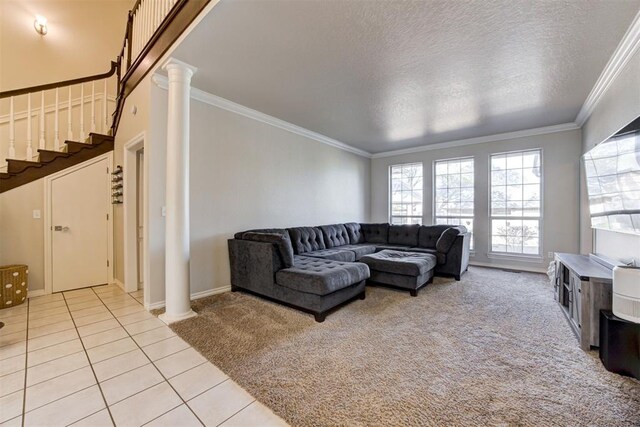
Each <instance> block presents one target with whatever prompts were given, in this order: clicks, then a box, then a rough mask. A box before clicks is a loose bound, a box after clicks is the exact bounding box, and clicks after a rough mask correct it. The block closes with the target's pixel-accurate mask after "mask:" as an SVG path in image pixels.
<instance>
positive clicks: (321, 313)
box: [228, 223, 470, 322]
mask: <svg viewBox="0 0 640 427" xmlns="http://www.w3.org/2000/svg"><path fill="white" fill-rule="evenodd" d="M469 243H470V234H469V233H468V232H467V230H466V229H465V228H464V227H456V226H450V225H432V226H424V225H423V226H420V225H389V224H386V223H382V224H359V223H346V224H332V225H323V226H319V227H294V228H288V229H284V228H280V229H279V228H271V229H260V230H248V231H243V232H239V233H236V234H235V236H234V238H233V239H229V241H228V244H229V260H230V264H231V288H232V290H233V291H236V290H244V291H248V292H251V293H254V294H257V295H260V296H263V297H267V298H269V299H272V300H275V301H278V302H280V303H283V304H286V305H289V306H292V307H295V308H298V309H301V310H304V311H307V312H310V313H312V314H314V315H315V318H316V320H317V321H318V322H322V321H323V320H324V319H325V317H326V314H327V313H328V312H329V311H331V310H333V309H334V308H336V307H338V306H340V305H342V304H345V303H347V302H349V301H351V300H353V299H356V298H361V299H364V297H365V284H366V282H367V280H368V279H370V278H373V279H375V276H376V275H378V276H379V277H384V278H388V277H389V276H388V274H391V277H390V279H389V280H387V281H386V282H385V280H382V281H381V283H387V284H390V285H396V286H399V287H406V286H403V284H405V283H415V285H413V284H412V285H411V289H410V290H412V295H415V292H416V291H417V289H418V288H419V287H421V286H424V285H425V284H426V283H427V280H430V279H431V277H432V276H433V275H434V274H435V275H446V276H453V277H455V279H456V280H460V276H461V275H462V274H463V273H464V272H465V271H466V270H467V267H468V264H469ZM381 251H386V252H385V254H390V255H386V256H383V257H382V258H385V259H384V260H380V259H379V258H380V256H373V259H374V260H375V262H374V263H371V262H370V261H366V260H367V259H369V258H372V257H371V256H372V255H373V254H378V253H380V252H381ZM399 252H407V255H408V256H399V255H398V253H399ZM393 253H396V255H395V256H394V255H393ZM385 254H382V255H385ZM410 254H415V255H410ZM418 254H425V255H426V254H428V255H429V256H425V257H422V258H425V259H433V261H429V262H427V264H425V263H424V262H423V263H422V264H423V265H421V266H420V268H419V269H416V268H413V267H409V268H407V267H405V268H404V269H403V268H395V269H394V268H393V267H394V266H393V265H391V267H392V268H391V273H385V274H380V272H376V271H371V270H370V269H369V266H368V265H367V264H365V263H364V262H359V261H360V259H362V258H363V257H365V258H364V260H365V262H369V263H370V264H371V265H372V266H375V265H385V266H389V265H390V264H389V263H393V262H394V260H393V258H394V257H395V258H403V259H405V260H406V259H411V258H421V257H420V256H418ZM378 255H380V254H378ZM376 263H377V264H376ZM425 265H427V266H426V267H425ZM372 268H373V267H372ZM414 270H415V271H416V272H415V273H413V271H414ZM423 270H424V271H423ZM405 271H406V273H405V275H406V274H411V275H412V276H411V277H393V276H394V275H400V276H403V272H405ZM372 274H373V275H374V277H372ZM423 281H424V283H422V282H423Z"/></svg>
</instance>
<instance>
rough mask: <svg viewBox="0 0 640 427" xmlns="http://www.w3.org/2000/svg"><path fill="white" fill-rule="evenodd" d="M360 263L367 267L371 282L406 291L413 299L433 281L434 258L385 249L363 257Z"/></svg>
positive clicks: (416, 253) (423, 254) (421, 254)
mask: <svg viewBox="0 0 640 427" xmlns="http://www.w3.org/2000/svg"><path fill="white" fill-rule="evenodd" d="M360 262H362V263H365V264H367V265H368V266H369V270H370V272H371V276H370V278H369V280H370V281H371V282H374V283H380V284H383V285H388V286H392V287H395V288H400V289H407V290H409V293H410V294H411V296H414V297H415V296H418V290H420V289H421V288H422V287H424V286H426V285H427V284H428V283H431V281H432V280H433V272H434V270H435V267H436V256H435V255H432V254H427V253H419V252H407V251H394V250H390V249H385V250H382V251H380V252H377V253H375V254H371V255H365V256H363V257H362V258H360Z"/></svg>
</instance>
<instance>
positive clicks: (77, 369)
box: [29, 351, 89, 387]
mask: <svg viewBox="0 0 640 427" xmlns="http://www.w3.org/2000/svg"><path fill="white" fill-rule="evenodd" d="M79 353H83V352H82V351H79V352H77V353H72V354H69V356H73V355H75V354H79ZM63 357H66V356H63ZM58 359H62V357H59V358H58ZM58 359H52V360H58ZM45 363H46V362H45ZM41 365H42V363H41ZM35 366H40V365H35ZM87 366H89V365H87ZM87 366H81V367H79V368H76V369H72V370H70V371H68V372H65V373H63V374H60V375H56V376H55V377H51V378H47V379H46V380H42V381H39V382H37V383H33V384H31V385H30V386H29V387H33V386H34V385H38V384H42V383H46V382H47V381H49V380H55V379H56V378H59V377H61V376H63V375H67V374H70V373H72V372H76V371H79V370H80V369H83V368H86V367H87ZM32 368H33V366H32Z"/></svg>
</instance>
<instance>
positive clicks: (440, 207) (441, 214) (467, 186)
mask: <svg viewBox="0 0 640 427" xmlns="http://www.w3.org/2000/svg"><path fill="white" fill-rule="evenodd" d="M434 169H435V182H434V191H433V194H434V196H433V197H434V205H435V218H434V222H435V223H436V224H451V225H464V226H465V227H467V230H468V231H469V232H470V233H472V235H471V249H473V208H474V159H472V158H467V159H452V160H438V161H436V162H435V165H434Z"/></svg>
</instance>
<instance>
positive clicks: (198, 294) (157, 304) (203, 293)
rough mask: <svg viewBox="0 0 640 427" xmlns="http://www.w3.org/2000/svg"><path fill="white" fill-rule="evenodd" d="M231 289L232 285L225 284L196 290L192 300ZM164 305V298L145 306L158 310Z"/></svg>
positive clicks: (148, 308)
mask: <svg viewBox="0 0 640 427" xmlns="http://www.w3.org/2000/svg"><path fill="white" fill-rule="evenodd" d="M230 291H231V285H227V286H223V287H221V288H213V289H208V290H206V291H201V292H194V293H192V294H191V300H192V301H193V300H194V299H200V298H205V297H210V296H212V295H218V294H222V293H225V292H230ZM164 306H165V302H164V300H163V301H159V302H154V303H151V304H149V305H145V308H146V309H147V310H156V309H158V308H163V307H164Z"/></svg>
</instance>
